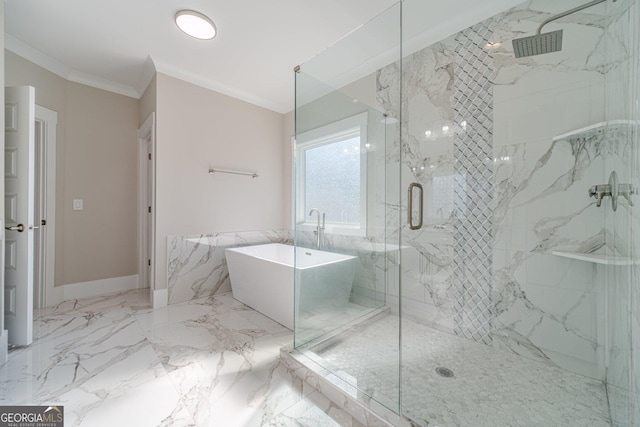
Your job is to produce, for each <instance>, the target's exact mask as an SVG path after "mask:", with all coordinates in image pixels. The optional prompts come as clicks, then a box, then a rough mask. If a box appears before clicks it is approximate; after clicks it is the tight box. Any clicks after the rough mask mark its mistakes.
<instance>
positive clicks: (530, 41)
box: [512, 0, 616, 58]
mask: <svg viewBox="0 0 640 427" xmlns="http://www.w3.org/2000/svg"><path fill="white" fill-rule="evenodd" d="M604 1H606V0H594V1H591V2H589V3H586V4H583V5H582V6H578V7H574V8H573V9H569V10H567V11H566V12H562V13H559V14H557V15H554V16H552V17H551V18H549V19H546V20H545V21H544V22H542V24H540V26H539V27H538V31H537V33H536V35H535V36H529V37H522V38H520V39H513V41H512V43H513V53H514V54H515V56H516V58H522V57H523V56H532V55H542V54H543V53H551V52H558V51H559V50H562V30H558V31H552V32H550V33H542V34H541V33H540V31H541V30H542V27H544V26H545V25H547V24H548V23H549V22H551V21H555V20H556V19H560V18H562V17H564V16H567V15H571V14H572V13H576V12H578V11H580V10H583V9H586V8H588V7H591V6H595V5H597V4H599V3H602V2H604ZM613 1H616V0H613Z"/></svg>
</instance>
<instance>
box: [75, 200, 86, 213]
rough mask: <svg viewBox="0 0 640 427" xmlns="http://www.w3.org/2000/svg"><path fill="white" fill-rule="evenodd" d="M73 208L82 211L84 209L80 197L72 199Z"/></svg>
mask: <svg viewBox="0 0 640 427" xmlns="http://www.w3.org/2000/svg"><path fill="white" fill-rule="evenodd" d="M73 210H74V211H82V210H84V200H82V199H73Z"/></svg>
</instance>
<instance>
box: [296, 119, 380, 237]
mask: <svg viewBox="0 0 640 427" xmlns="http://www.w3.org/2000/svg"><path fill="white" fill-rule="evenodd" d="M366 142H367V114H366V113H364V114H360V115H357V116H354V117H350V118H348V119H344V120H341V121H339V122H335V123H332V124H330V125H326V126H322V127H320V128H317V129H314V130H312V131H309V132H305V133H303V134H300V135H298V138H297V140H296V145H297V153H296V175H297V176H296V178H297V180H296V183H297V202H296V204H297V209H298V210H297V212H296V214H297V221H298V228H299V229H301V230H315V227H316V225H317V218H316V216H315V214H314V216H313V217H311V216H309V212H310V211H311V209H313V208H317V209H318V210H320V212H322V213H324V214H325V215H326V217H325V218H326V232H327V233H334V234H348V235H361V236H364V235H366V229H367V227H366V218H367V214H366V206H367V203H366V200H367V197H366V196H367V188H366V181H367V180H366V159H367V149H366V148H365V144H366Z"/></svg>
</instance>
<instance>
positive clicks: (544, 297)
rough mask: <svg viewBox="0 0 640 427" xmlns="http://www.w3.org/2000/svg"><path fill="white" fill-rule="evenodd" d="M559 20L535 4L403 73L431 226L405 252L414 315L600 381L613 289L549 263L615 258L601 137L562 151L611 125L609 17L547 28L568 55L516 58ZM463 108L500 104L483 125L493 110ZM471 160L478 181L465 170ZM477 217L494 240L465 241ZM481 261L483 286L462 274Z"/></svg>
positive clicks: (386, 105) (405, 142)
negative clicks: (607, 112)
mask: <svg viewBox="0 0 640 427" xmlns="http://www.w3.org/2000/svg"><path fill="white" fill-rule="evenodd" d="M577 4H578V3H576V4H575V5H577ZM567 6H574V4H573V3H572V4H570V5H569V4H568V5H567ZM557 9H558V6H557V2H555V1H553V0H533V1H528V2H526V3H523V4H522V5H520V6H518V7H515V8H513V9H510V10H508V11H506V12H504V13H502V14H499V15H497V16H494V17H493V18H491V19H489V20H487V21H485V22H483V23H480V24H479V25H476V26H474V27H473V28H471V29H468V30H465V31H466V32H465V31H462V32H460V33H458V34H455V35H453V36H451V37H449V38H447V39H445V40H443V41H441V42H439V43H435V44H433V45H431V46H429V47H427V48H425V49H422V50H420V51H418V52H415V53H413V54H411V55H409V56H407V57H405V58H404V59H403V64H402V66H403V69H402V72H403V75H402V95H403V96H402V111H403V120H402V123H401V126H402V141H401V144H400V145H401V150H402V155H401V161H402V180H403V184H406V185H408V183H410V182H419V183H421V184H422V185H423V186H424V188H425V202H424V208H425V226H424V227H423V229H422V230H418V231H409V230H407V228H406V227H404V228H402V229H399V230H398V231H397V232H398V234H401V235H402V244H403V245H407V246H409V248H408V249H406V250H403V252H402V286H403V292H402V294H403V313H408V314H409V315H410V316H411V317H413V318H414V319H418V320H420V321H422V322H426V323H429V324H431V325H432V326H435V327H438V328H439V329H443V330H446V331H449V332H452V333H453V332H454V331H455V333H457V334H460V335H462V336H466V335H465V333H464V332H463V328H461V327H460V326H461V323H460V320H461V319H460V318H461V317H464V316H466V315H468V314H469V312H473V311H475V312H477V313H479V314H481V315H479V316H476V319H475V320H474V319H472V318H470V317H468V316H467V318H466V319H467V320H470V321H469V322H467V323H466V324H465V328H466V330H467V332H469V334H471V335H472V334H473V332H478V331H480V330H483V329H486V328H487V326H489V327H490V329H489V333H488V334H485V336H484V337H483V336H482V335H480V339H479V341H481V342H482V341H484V342H485V343H487V344H489V343H490V344H491V345H493V346H495V347H498V348H503V349H505V350H507V351H510V352H515V353H517V354H521V355H523V356H526V357H529V358H533V359H536V360H540V361H544V362H547V363H550V364H554V365H558V366H560V367H562V368H565V369H569V370H571V371H574V372H577V373H581V374H585V375H588V376H591V377H594V378H602V376H603V371H602V360H603V344H604V343H603V335H604V331H603V328H602V326H601V325H603V322H602V321H603V316H604V314H603V313H604V307H603V304H602V303H601V302H602V301H603V295H602V293H603V286H602V283H601V282H599V281H597V280H596V279H595V278H594V277H595V270H594V269H595V267H594V265H593V264H589V263H585V262H581V261H576V260H570V259H566V258H560V257H557V256H554V255H552V254H551V252H552V251H553V250H571V251H576V252H596V251H602V252H604V251H605V250H606V246H605V230H604V227H603V224H604V222H603V210H602V209H597V208H596V207H595V205H594V201H593V199H589V198H588V196H587V189H588V188H589V187H590V186H591V185H593V184H597V183H601V182H600V181H602V179H603V169H604V159H603V151H602V147H603V145H604V143H603V136H602V135H600V136H598V135H595V136H593V137H580V138H565V139H555V140H554V137H556V136H557V135H561V134H564V133H567V132H569V131H572V130H575V129H579V128H582V127H585V126H588V125H592V124H594V123H598V122H602V121H603V120H604V74H605V71H606V66H605V65H604V64H605V61H604V49H603V34H604V31H603V26H604V19H603V13H604V8H603V7H602V8H601V7H594V8H590V9H588V10H585V11H583V12H581V13H578V14H575V15H572V16H570V17H566V18H564V19H562V20H560V21H558V22H557V23H553V24H549V27H548V28H545V30H548V31H551V30H554V29H560V28H563V29H564V43H563V44H564V46H563V50H562V51H561V52H558V53H553V54H549V55H540V56H533V57H527V58H515V57H514V55H513V51H512V46H511V40H512V39H514V38H517V37H522V36H526V35H530V34H534V33H535V31H536V29H537V27H538V26H539V25H540V23H541V22H542V21H543V20H545V19H546V18H548V17H550V16H551V15H553V14H555V13H557V12H558V10H557ZM405 12H406V11H405ZM480 28H481V30H479V29H480ZM474 29H475V31H474ZM473 33H475V34H473ZM470 35H471V36H472V37H471V38H472V39H473V40H475V42H476V43H480V44H481V46H480V48H478V46H477V45H476V47H475V49H477V50H475V51H474V52H475V53H474V54H475V55H476V58H474V60H475V61H478V62H479V63H482V64H487V65H486V67H488V68H489V70H487V72H482V70H479V69H478V65H475V66H470V67H469V69H468V70H465V69H464V67H465V66H468V65H470V64H471V61H467V60H468V59H469V58H468V55H469V52H463V50H464V49H462V46H463V44H465V43H468V42H469V36H470ZM473 37H475V39H474V38H473ZM465 46H466V44H465ZM483 54H484V57H482V55H483ZM394 69H396V70H397V66H396V65H395V64H394V65H390V66H389V67H386V68H383V69H382V70H380V71H379V72H378V75H377V78H378V85H379V87H380V88H383V87H387V86H389V81H392V80H393V79H396V80H397V79H398V78H399V76H398V75H397V74H398V73H397V71H396V72H395V75H394V72H393V71H394ZM461 94H462V95H463V97H466V99H467V100H473V99H488V102H487V103H486V104H487V105H486V106H485V108H486V109H489V110H492V112H491V113H487V114H486V118H483V117H482V114H477V113H478V112H482V109H478V110H476V112H475V113H474V112H472V111H469V110H465V109H464V108H459V107H460V102H459V101H460V100H461V99H462V98H460V96H461ZM490 95H492V99H491V96H490ZM377 101H378V103H379V105H380V107H381V109H382V110H391V111H395V110H396V109H397V105H396V104H394V102H393V98H392V97H391V96H389V94H388V93H387V92H384V91H380V92H379V93H378V100H377ZM456 106H458V107H456ZM468 114H471V116H468V117H465V115H468ZM480 125H484V126H485V129H484V130H482V132H481V129H479V126H480ZM474 133H476V135H475V136H473V134H474ZM396 138H398V140H399V135H396ZM479 139H480V140H481V141H486V142H484V143H483V144H480V142H479ZM468 144H476V147H475V148H474V147H473V146H468ZM474 149H475V150H476V151H474ZM473 156H476V160H477V162H478V163H477V165H478V166H476V167H475V172H474V171H473V170H471V169H469V168H468V167H464V166H461V164H464V163H465V162H467V164H468V163H469V162H470V161H471V159H473ZM487 158H489V160H488V161H487ZM391 160H395V159H393V158H392V159H391ZM483 161H484V162H486V163H485V168H484V169H483V168H482V167H480V166H479V165H480V162H483ZM604 182H606V181H604ZM461 194H464V195H465V197H466V200H464V203H462V207H461V208H459V207H458V203H457V202H460V201H461V199H460V198H459V197H460V196H461ZM474 195H475V196H477V198H476V199H475V200H473V196H474ZM481 195H483V196H484V197H481ZM403 196H404V195H403ZM474 202H475V203H476V205H474ZM478 203H480V204H482V206H484V207H483V208H480V211H481V212H484V215H487V214H486V212H487V210H486V209H488V210H489V211H488V212H489V213H488V215H487V219H486V221H485V222H484V223H481V224H478V227H479V228H482V227H484V228H483V229H481V230H477V233H475V235H473V234H470V233H462V232H461V230H462V228H461V227H462V225H463V221H466V220H469V221H473V220H475V219H476V217H474V216H473V215H471V216H469V212H471V210H472V209H478V205H477V204H478ZM402 211H404V212H406V198H404V197H403V200H402ZM403 223H404V222H403ZM464 245H467V247H469V246H473V245H475V247H476V251H474V250H473V249H471V251H469V249H467V250H466V252H465V249H464ZM487 249H488V251H489V252H488V255H487V254H486V253H485V254H484V255H483V250H484V251H486V250H487ZM465 253H466V254H467V255H464V256H463V254H465ZM469 254H471V258H472V259H469V258H467V257H469ZM456 257H458V258H456ZM482 257H484V258H482ZM481 259H484V263H480V264H476V265H478V266H479V268H480V269H479V270H477V271H476V273H474V274H472V275H471V276H474V275H475V276H478V277H475V278H474V277H471V276H469V275H467V276H465V275H464V274H459V273H460V270H459V269H460V268H461V267H463V264H462V263H465V262H468V261H473V260H475V262H477V261H479V260H481ZM481 270H482V272H481ZM483 278H484V279H483ZM474 280H475V282H473V283H470V281H474ZM461 290H463V291H465V290H466V291H467V293H466V295H465V294H464V292H461ZM479 292H482V293H484V294H485V296H482V297H480V295H479ZM388 294H389V295H391V296H393V295H394V289H393V288H390V289H388ZM456 316H458V318H456Z"/></svg>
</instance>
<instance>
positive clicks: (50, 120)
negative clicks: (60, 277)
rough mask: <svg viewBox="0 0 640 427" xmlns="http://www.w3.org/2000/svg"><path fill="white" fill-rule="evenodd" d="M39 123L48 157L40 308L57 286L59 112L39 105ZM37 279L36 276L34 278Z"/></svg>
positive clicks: (37, 300)
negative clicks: (57, 133)
mask: <svg viewBox="0 0 640 427" xmlns="http://www.w3.org/2000/svg"><path fill="white" fill-rule="evenodd" d="M35 120H36V124H38V123H40V124H41V126H42V130H43V132H42V138H43V143H44V144H43V147H44V149H45V154H44V156H43V157H44V160H45V162H46V166H45V168H46V188H45V197H46V199H45V201H46V203H45V205H46V208H45V219H46V220H47V225H46V226H45V228H44V230H45V235H44V237H45V243H46V244H45V250H44V252H45V257H44V259H41V258H40V257H36V258H35V260H34V261H36V260H37V261H39V262H40V265H41V267H40V268H42V264H44V271H45V284H44V287H43V286H39V287H38V288H35V289H34V293H33V295H34V300H35V305H36V307H46V306H47V301H54V300H55V296H54V291H55V289H54V287H55V264H56V257H55V253H56V252H55V250H56V228H55V227H56V131H57V125H58V113H57V112H55V111H53V110H50V109H48V108H45V107H43V106H41V105H37V104H36V115H35ZM34 279H35V277H34Z"/></svg>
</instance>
